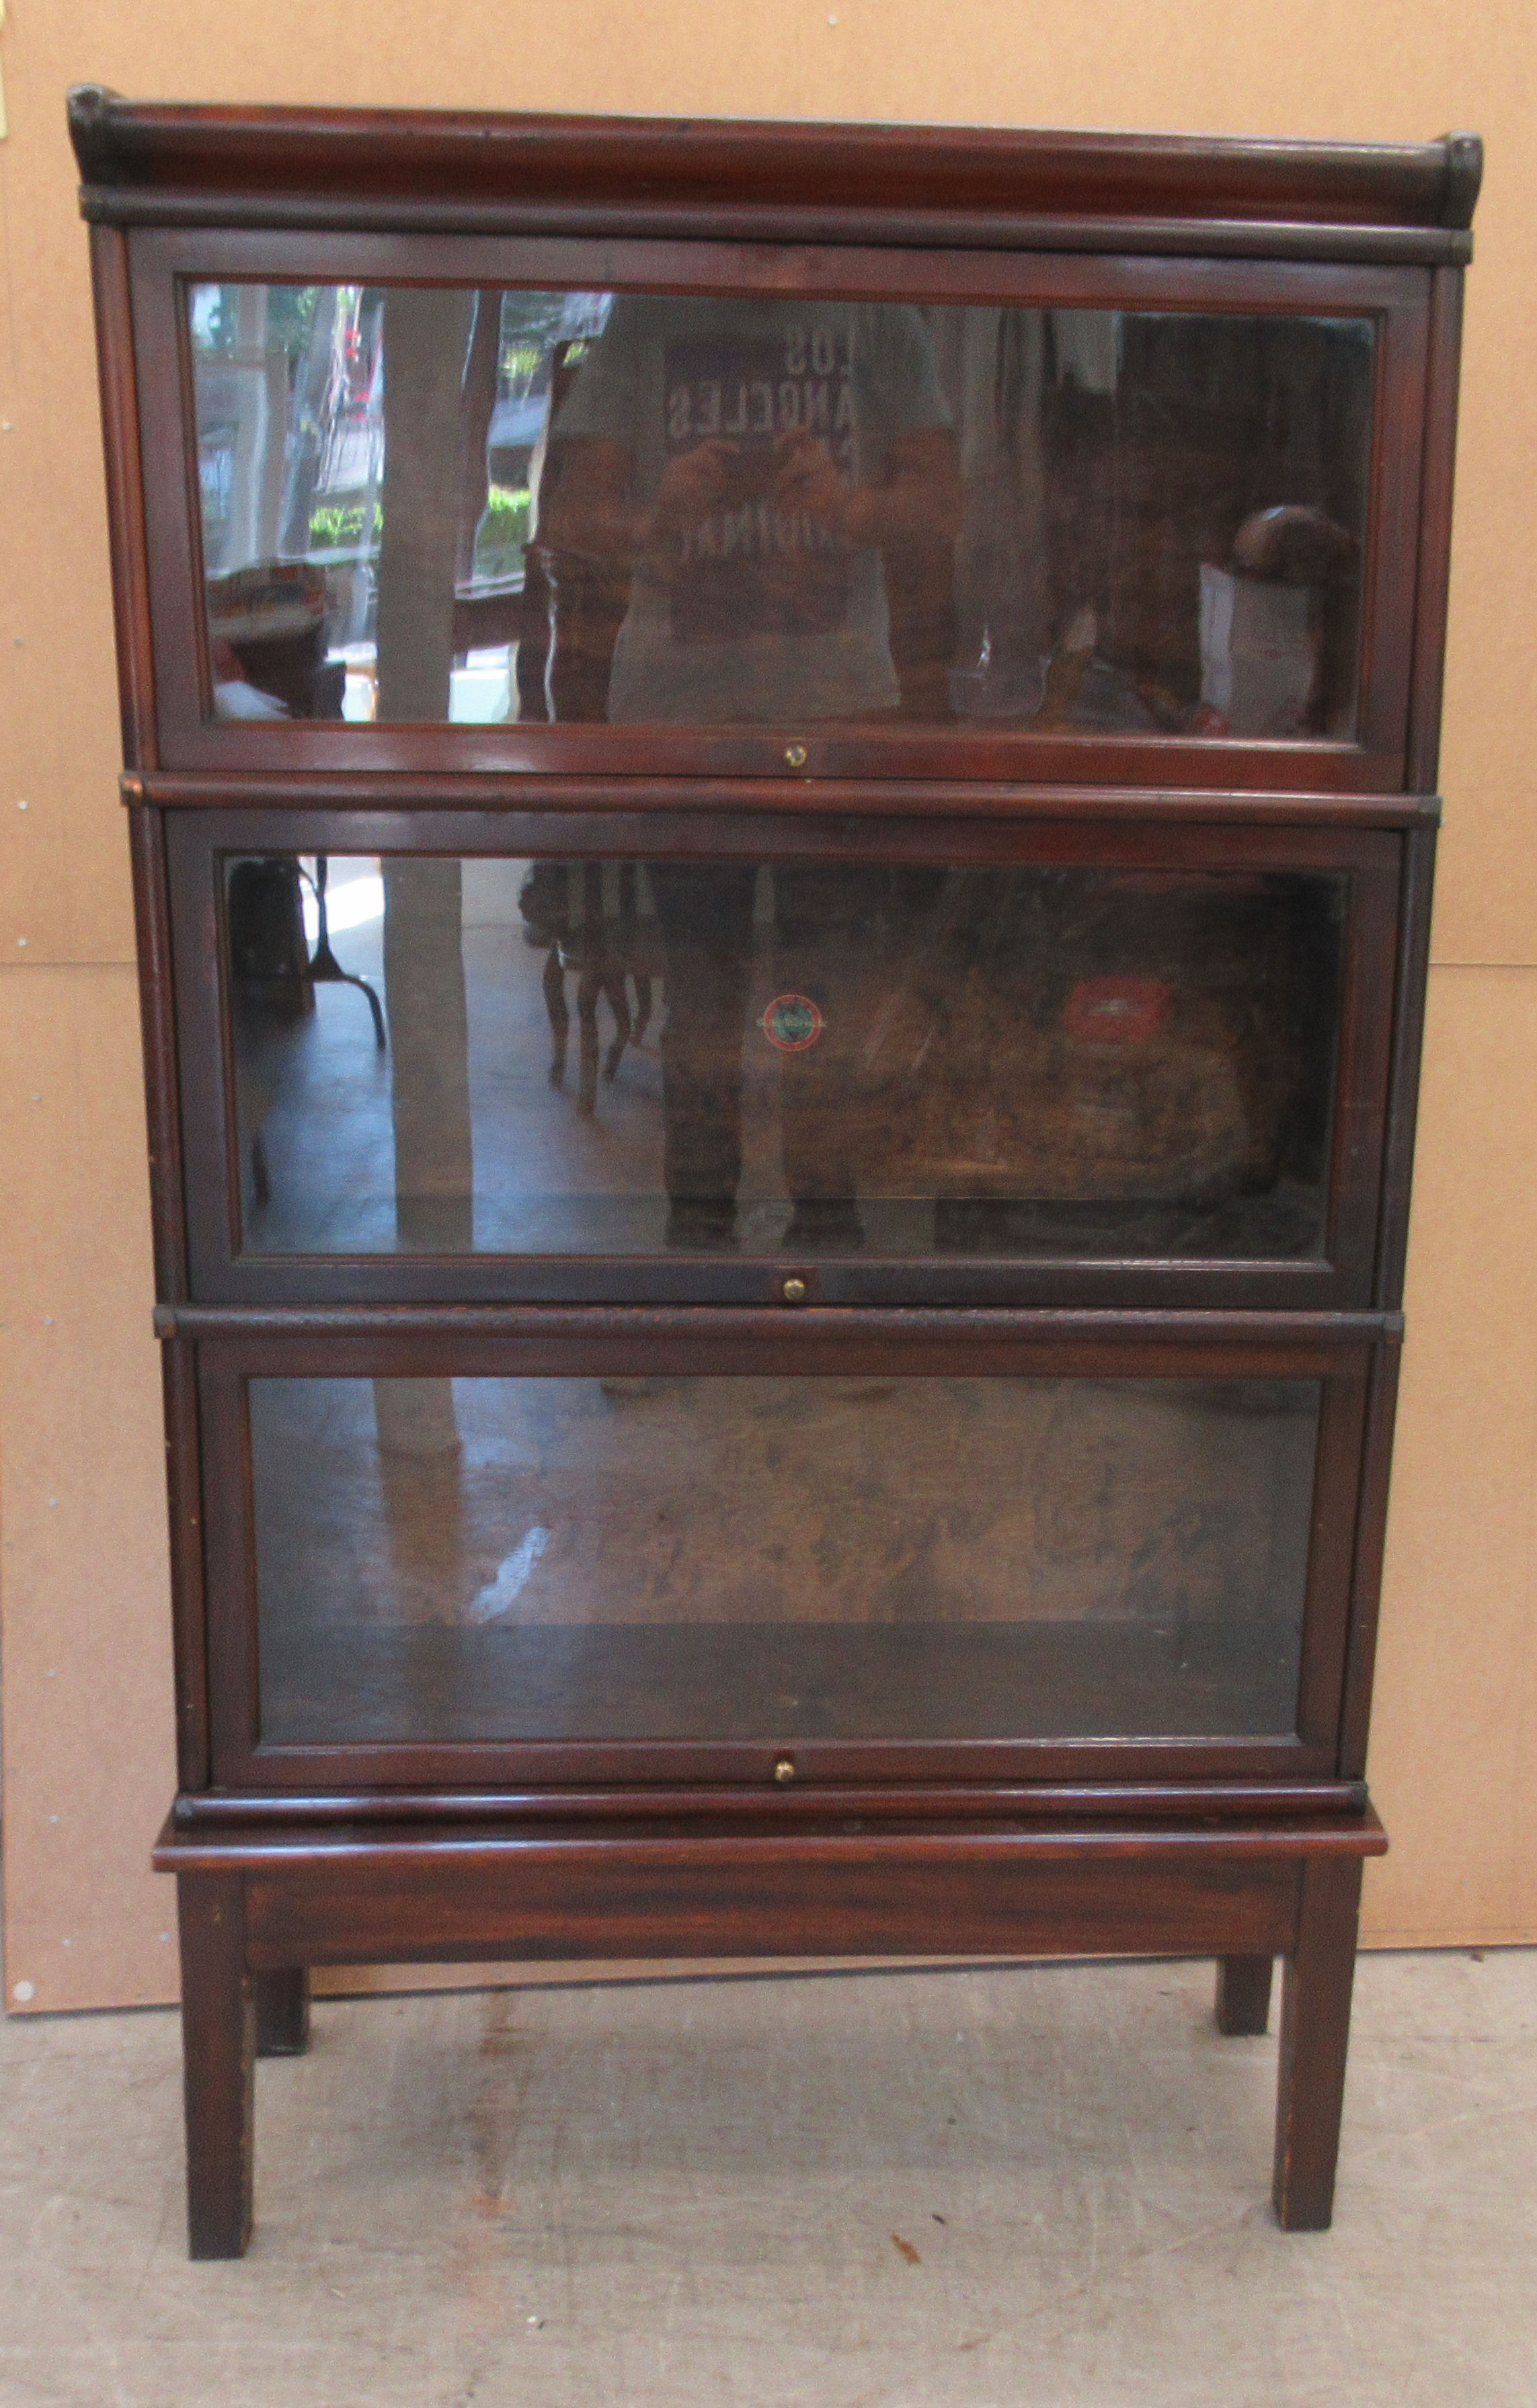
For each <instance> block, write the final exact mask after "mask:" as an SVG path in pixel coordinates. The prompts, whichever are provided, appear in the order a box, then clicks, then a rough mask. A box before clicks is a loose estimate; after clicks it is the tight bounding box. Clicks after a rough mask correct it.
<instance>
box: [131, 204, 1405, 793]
mask: <svg viewBox="0 0 1537 2408" xmlns="http://www.w3.org/2000/svg"><path fill="white" fill-rule="evenodd" d="M146 240H147V241H148V242H149V244H150V246H151V254H153V253H154V252H155V251H156V249H157V247H158V250H159V251H161V252H165V251H168V252H169V254H170V255H169V256H168V257H167V258H165V261H164V265H163V266H162V269H161V275H160V279H159V286H158V292H157V290H156V279H155V278H154V277H152V276H151V272H150V265H144V266H142V267H141V271H140V280H141V285H142V287H143V290H144V294H145V296H146V298H151V296H153V297H154V298H155V299H156V301H157V304H158V307H159V308H165V307H166V306H167V305H168V308H169V313H170V317H171V324H170V326H169V328H168V329H162V331H163V333H168V334H169V336H170V337H171V342H172V346H173V348H174V351H175V353H176V356H177V359H178V362H179V366H178V368H177V374H178V376H179V378H180V389H179V391H180V410H178V411H175V412H173V414H172V419H171V424H172V428H173V430H174V429H175V427H176V426H177V424H178V423H180V437H179V438H178V439H180V443H181V445H182V459H181V464H180V476H179V477H177V478H176V479H174V480H173V479H172V477H171V474H170V471H171V465H172V464H171V460H170V455H169V452H168V450H167V449H166V442H167V437H166V434H165V429H164V428H161V429H159V430H158V432H156V431H153V430H151V428H150V427H149V426H148V424H147V427H146V432H147V435H149V436H150V437H151V441H150V449H151V511H152V514H153V515H154V516H156V517H158V516H159V514H160V513H161V512H162V511H164V512H165V523H164V525H162V526H161V528H160V530H159V535H158V539H157V540H155V541H154V542H153V543H152V550H153V551H154V552H156V554H157V556H158V561H159V564H160V568H161V573H162V576H163V579H164V581H165V590H164V592H163V594H162V596H161V597H160V598H161V602H162V604H163V605H165V606H170V605H172V604H173V602H175V607H174V608H172V609H171V620H170V621H169V622H168V621H167V618H166V609H165V607H163V608H161V609H159V610H158V611H157V631H158V633H159V634H160V636H161V638H162V639H163V640H162V655H163V674H162V686H163V697H162V700H163V719H164V718H165V717H166V716H168V717H169V718H171V719H172V720H175V721H178V722H182V721H183V720H184V724H179V725H178V726H176V727H175V728H174V730H167V729H166V728H165V726H164V725H163V738H165V737H168V738H169V740H168V742H167V744H166V747H165V749H166V758H167V761H172V760H175V759H180V760H181V761H182V762H183V763H184V764H185V765H187V766H193V765H194V764H196V763H199V762H201V763H208V764H212V763H214V762H216V761H223V762H225V763H227V764H229V765H232V766H233V765H235V764H237V763H239V762H248V761H249V762H250V763H251V764H253V765H254V764H257V763H264V762H268V761H270V762H273V763H277V762H280V761H293V762H301V761H302V762H306V763H309V764H313V765H315V766H321V765H325V766H331V767H339V766H342V765H343V764H345V763H348V762H356V763H359V764H362V763H364V762H371V763H373V764H374V765H375V766H380V767H418V766H420V767H426V766H431V765H434V764H436V765H438V766H459V767H490V766H501V767H556V768H559V767H567V768H580V767H630V768H634V769H641V768H645V767H661V768H667V767H679V768H685V767H697V768H712V767H729V768H733V769H738V770H741V769H746V770H754V769H757V770H761V771H764V772H768V771H772V772H773V773H775V774H778V775H783V773H784V771H785V769H786V767H788V768H790V769H791V770H792V771H797V772H800V773H802V774H809V775H812V776H817V775H833V774H838V773H839V772H840V771H843V770H848V771H851V772H852V771H855V770H859V769H868V768H869V767H880V768H883V769H888V770H890V769H894V770H896V771H897V772H898V773H901V772H902V771H904V770H907V771H912V772H922V773H929V772H933V771H937V770H941V769H943V768H944V767H954V769H955V771H956V773H957V774H978V773H985V772H989V771H998V772H1003V773H1023V774H1033V775H1046V776H1057V775H1066V776H1070V777H1076V776H1082V775H1094V774H1098V775H1103V774H1105V769H1104V763H1105V760H1106V758H1107V757H1109V758H1111V759H1113V760H1114V761H1116V762H1118V764H1119V765H1120V766H1119V769H1118V771H1117V774H1122V773H1124V774H1127V775H1129V776H1131V777H1133V778H1135V777H1137V776H1140V775H1142V774H1143V769H1142V765H1143V764H1144V763H1145V764H1147V765H1152V764H1155V763H1156V765H1157V767H1156V775H1157V776H1158V777H1160V778H1164V777H1167V776H1169V775H1171V774H1172V775H1175V776H1185V775H1189V776H1191V777H1193V778H1194V779H1195V780H1196V781H1198V782H1211V781H1212V780H1213V775H1214V764H1215V763H1217V762H1218V761H1220V762H1221V763H1222V764H1223V765H1224V766H1223V767H1222V768H1221V769H1220V771H1218V772H1216V774H1218V775H1220V776H1221V778H1222V779H1223V781H1225V782H1229V783H1235V784H1240V785H1242V784H1248V783H1255V782H1259V783H1265V784H1271V785H1274V784H1282V785H1290V786H1294V787H1317V786H1319V785H1326V786H1327V785H1336V786H1337V785H1345V786H1349V785H1357V786H1359V785H1366V786H1370V785H1372V784H1392V783H1393V782H1395V778H1394V775H1393V773H1392V761H1393V759H1394V758H1396V757H1397V753H1398V752H1399V751H1400V750H1401V742H1402V725H1403V706H1404V681H1403V677H1402V673H1401V655H1402V653H1403V651H1404V647H1403V646H1402V645H1385V644H1379V643H1377V642H1375V641H1374V640H1373V626H1372V623H1373V617H1374V615H1375V616H1379V617H1380V615H1381V614H1382V613H1384V612H1388V613H1394V612H1401V613H1406V612H1407V610H1408V609H1409V606H1410V603H1411V601H1412V578H1413V563H1412V559H1411V558H1410V555H1409V553H1408V552H1407V551H1405V550H1404V548H1403V547H1404V545H1405V543H1406V542H1407V539H1408V538H1407V531H1408V530H1409V529H1410V528H1411V527H1412V523H1413V508H1412V505H1413V501H1414V496H1415V480H1416V479H1417V474H1418V437H1417V433H1416V432H1415V431H1414V430H1415V417H1416V414H1415V409H1413V408H1410V409H1403V408H1402V406H1401V401H1400V402H1399V403H1397V404H1393V405H1392V406H1391V407H1390V406H1389V405H1390V403H1391V389H1392V388H1393V387H1394V386H1395V385H1396V386H1398V387H1399V388H1402V386H1403V385H1404V382H1405V380H1410V381H1413V380H1415V379H1416V378H1417V377H1418V376H1419V375H1420V374H1421V373H1422V369H1423V335H1424V319H1423V305H1424V279H1423V277H1422V276H1421V275H1420V274H1419V272H1418V271H1412V270H1398V271H1394V270H1364V269H1301V268H1299V267H1297V266H1295V265H1279V264H1271V265H1267V266H1265V267H1263V268H1254V267H1250V268H1247V269H1244V270H1242V271H1240V270H1236V269H1231V268H1228V267H1226V266H1224V265H1218V264H1216V263H1211V262H1205V263H1201V264H1200V266H1199V273H1198V272H1197V269H1196V267H1195V266H1194V265H1192V264H1189V263H1178V262H1175V263H1161V262H1149V261H1145V260H1144V261H1139V262H1129V261H1128V262H1106V261H1096V260H1089V261H1083V260H1080V261H1077V262H1074V263H1065V262H1063V261H1062V260H1036V261H1019V260H1013V261H1011V260H1009V259H1008V258H1007V257H1006V256H1003V257H999V256H998V255H996V254H995V255H993V256H990V257H988V258H986V259H984V260H982V261H981V262H979V261H978V260H977V259H975V258H970V259H968V258H967V256H966V255H957V256H956V257H951V258H945V259H941V257H940V255H938V254H934V255H932V256H930V257H927V258H926V256H925V255H924V254H922V253H912V252H909V253H899V254H898V253H868V252H866V253H848V254H843V253H838V252H828V253H826V254H823V255H821V256H817V255H816V254H812V253H804V254H802V253H797V254H793V255H791V257H790V265H792V266H793V267H795V268H796V269H797V270H799V269H802V268H803V269H804V276H805V281H804V288H803V289H800V290H794V291H790V292H786V290H785V272H786V265H785V260H784V259H783V258H776V256H775V255H774V254H769V253H765V252H755V251H749V250H747V249H746V248H744V247H743V248H738V249H733V250H731V251H725V249H724V248H723V247H720V246H705V245H686V244H670V245H642V244H634V245H627V246H611V245H610V246H606V247H601V248H600V247H598V246H582V245H577V244H572V243H567V244H552V243H542V244H539V245H533V244H527V245H522V246H519V245H512V244H506V243H503V244H500V245H487V244H484V243H481V244H475V243H467V244H463V245H461V246H459V248H460V249H461V250H463V251H465V252H466V254H468V253H469V252H487V253H493V252H494V253H495V254H496V257H495V261H493V259H492V258H491V257H490V256H488V257H487V258H486V260H485V262H484V265H486V266H488V267H489V266H491V265H494V264H495V265H499V266H500V267H501V269H502V271H503V273H502V277H501V279H499V280H497V281H476V282H470V281H467V280H465V281H455V282H453V283H449V282H446V281H441V280H435V281H433V282H431V283H426V284H422V283H412V284H409V285H407V284H402V283H399V282H393V281H391V280H389V278H388V276H387V275H381V276H379V277H378V279H377V280H375V279H373V278H372V277H371V276H370V274H369V267H370V265H371V264H372V263H371V262H370V261H369V260H368V259H366V257H363V256H360V259H359V263H358V265H357V267H356V269H355V270H354V271H353V272H352V276H351V278H350V279H349V280H346V281H342V280H339V279H338V277H337V271H336V267H335V265H331V267H330V271H329V279H319V278H317V279H313V280H311V279H309V278H307V277H303V278H301V277H300V276H299V275H298V274H297V273H291V274H290V275H289V276H286V277H284V278H281V279H280V278H279V277H278V276H276V275H272V276H264V277H261V278H254V277H251V275H250V274H249V272H246V273H242V275H241V276H240V277H239V278H232V277H231V276H229V275H227V274H226V275H221V274H219V273H217V272H216V271H215V269H214V268H213V267H212V266H211V265H208V264H207V263H208V246H209V240H210V238H209V237H203V238H201V242H200V243H199V244H198V245H197V246H196V247H195V248H194V247H193V238H192V237H189V236H182V237H169V236H155V237H147V238H146ZM248 241H249V238H248ZM277 245H279V238H278V237H276V236H273V237H269V238H266V248H267V249H268V250H271V249H272V248H273V247H274V246H277ZM280 248H282V249H284V250H286V251H288V252H289V253H293V252H294V251H295V249H302V248H305V246H303V245H301V244H297V243H296V241H295V238H294V237H286V238H283V239H282V242H281V244H280ZM308 248H309V251H310V252H311V253H312V254H314V255H316V256H317V257H318V256H321V255H323V256H325V257H327V258H328V260H329V261H331V262H335V259H336V256H337V245H336V243H335V241H332V242H331V243H330V244H329V245H328V246H326V248H325V251H324V252H323V253H320V252H319V251H317V247H316V245H315V244H313V243H311V244H310V245H309V246H308ZM409 248H410V245H409V242H408V241H406V240H405V239H404V238H403V239H402V241H401V243H399V244H397V245H395V246H390V247H385V246H381V244H380V242H379V241H378V240H377V239H374V240H371V241H366V242H364V241H360V243H359V245H358V249H359V251H360V254H362V253H369V252H371V253H373V254H374V255H375V257H376V258H381V259H382V260H383V261H385V262H388V263H390V264H392V265H395V266H396V271H397V272H398V265H399V254H400V253H401V252H402V251H409ZM616 250H623V251H624V252H625V259H624V260H622V261H621V262H619V265H627V266H629V267H630V268H631V270H632V278H631V279H628V280H625V281H621V280H620V279H619V277H618V276H617V275H616V273H615V257H614V254H615V251H616ZM588 252H590V253H591V256H590V257H588V256H587V255H586V254H587V253H588ZM535 253H537V254H538V255H537V256H535V255H534V254H535ZM630 254H635V256H630ZM641 254H643V256H642V255H641ZM433 255H434V256H435V258H436V259H437V260H438V262H439V263H441V260H442V256H443V253H442V249H441V247H440V246H439V247H438V249H437V251H436V252H435V253H434V254H433ZM195 257H201V258H202V259H203V260H204V262H205V265H203V267H202V268H201V269H195V268H194V267H193V266H192V265H191V262H192V260H193V259H194V258H195ZM557 260H560V261H565V262H566V263H567V268H568V272H567V274H566V275H564V276H560V275H557V274H556V272H555V269H556V265H557ZM470 264H471V263H470V260H469V257H468V255H466V258H465V267H466V269H467V270H468V268H469V266H470ZM583 266H586V267H589V268H597V267H601V266H606V267H607V270H608V272H607V274H606V275H605V276H604V277H603V278H602V279H600V280H594V281H587V280H585V279H583V280H578V276H577V274H576V273H573V272H569V271H577V270H580V269H581V268H582V267H583ZM519 269H521V271H522V272H521V273H520V274H517V276H516V280H512V279H513V276H514V273H515V271H517V270H519ZM968 270H970V272H967V271H968ZM167 271H168V272H167ZM440 276H441V266H440V264H439V266H438V277H439V278H440ZM642 278H644V279H646V280H647V281H648V282H650V283H651V284H652V287H653V289H649V290H647V289H636V288H637V285H638V284H639V281H640V280H641V279H642ZM979 285H980V286H981V287H982V288H983V289H982V291H981V293H980V294H978V297H974V298H967V299H957V298H953V297H951V298H940V297H936V295H937V294H946V293H948V294H955V293H966V292H968V291H971V292H976V290H977V288H978V286H979ZM733 287H734V289H732V288H733ZM1095 288H1099V290H1098V292H1097V291H1096V289H1095ZM142 323H143V336H142V340H143V344H144V347H145V355H146V356H145V361H144V364H143V365H144V370H145V373H144V375H143V377H142V383H143V384H144V385H145V386H146V387H148V388H150V389H151V390H152V389H153V388H154V386H155V384H156V380H157V373H158V374H159V376H160V380H161V381H162V383H163V382H164V366H165V363H164V362H161V363H160V364H159V367H158V369H157V361H158V358H159V348H164V346H160V347H159V348H157V339H156V324H157V311H156V308H155V307H151V308H150V309H149V310H148V312H147V313H144V315H143V319H142ZM145 406H146V407H147V408H150V407H152V403H151V402H150V400H149V396H148V394H146V405H145ZM157 457H158V458H161V459H163V460H164V464H165V471H166V475H165V489H164V491H160V490H157V479H156V476H155V472H154V465H153V464H154V460H155V459H156V458H157ZM174 487H179V488H180V493H181V494H187V493H191V494H192V495H194V496H195V503H194V509H193V511H192V513H191V516H190V521H189V523H187V525H186V526H185V527H184V529H182V530H181V532H180V538H179V536H178V532H177V530H176V528H175V527H174V525H173V524H172V523H171V522H172V519H173V518H174V515H175V512H174V509H173V488H174ZM179 554H180V560H181V561H184V564H185V565H184V567H181V566H179ZM178 587H180V600H179V601H175V597H176V594H177V589H178ZM194 595H195V597H196V599H195V602H194V600H193V597H194ZM189 603H193V609H192V615H191V620H190V623H189V622H188V621H187V605H188V604H189ZM178 615H180V619H181V621H182V622H183V624H185V632H186V635H187V637H188V638H189V639H190V640H189V642H188V645H187V648H186V652H185V654H184V656H182V657H180V666H179V665H178V656H177V655H176V652H175V643H176V636H177V628H176V626H175V624H173V623H174V621H175V620H176V618H177V617H178ZM1408 624H1409V623H1408V619H1407V617H1405V619H1404V629H1406V628H1407V625H1408ZM1403 631H1404V630H1400V631H1399V632H1403ZM1395 661H1398V663H1399V667H1397V668H1395V667H1394V666H1393V663H1394V662H1395ZM189 669H192V670H194V676H193V678H192V679H191V680H190V681H189V678H188V674H187V672H188V670H189ZM167 677H168V679H169V682H168V683H167V682H166V679H167ZM434 730H436V731H437V734H436V735H434V734H433V733H432V731H434ZM1107 746H1108V747H1109V748H1110V749H1109V754H1108V756H1107V753H1106V747H1107ZM1276 748H1280V749H1281V760H1280V762H1279V763H1278V762H1277V761H1276V759H1275V758H1273V757H1270V756H1273V755H1274V753H1275V749H1276ZM1235 754H1237V755H1239V756H1240V757H1241V758H1243V760H1244V761H1245V762H1246V763H1247V767H1245V769H1244V770H1243V773H1242V774H1239V775H1236V776H1235V775H1234V773H1233V761H1234V756H1235ZM1176 764H1178V766H1177V767H1176V766H1175V765H1176Z"/></svg>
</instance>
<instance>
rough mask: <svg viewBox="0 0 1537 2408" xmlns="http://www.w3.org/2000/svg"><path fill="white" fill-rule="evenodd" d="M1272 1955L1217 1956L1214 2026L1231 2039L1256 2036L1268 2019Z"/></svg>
mask: <svg viewBox="0 0 1537 2408" xmlns="http://www.w3.org/2000/svg"><path fill="white" fill-rule="evenodd" d="M1274 1964H1275V1960H1274V1958H1273V1957H1218V1958H1217V1983H1216V2021H1217V2029H1218V2031H1220V2032H1226V2033H1227V2035H1228V2038H1229V2039H1230V2040H1238V2039H1241V2038H1243V2037H1245V2036H1248V2037H1250V2038H1257V2036H1258V2034H1259V2033H1261V2032H1262V2031H1263V2030H1264V2029H1265V2027H1266V2025H1267V2024H1268V2023H1269V2022H1270V2019H1271V1972H1272V1971H1273V1970H1274Z"/></svg>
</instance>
